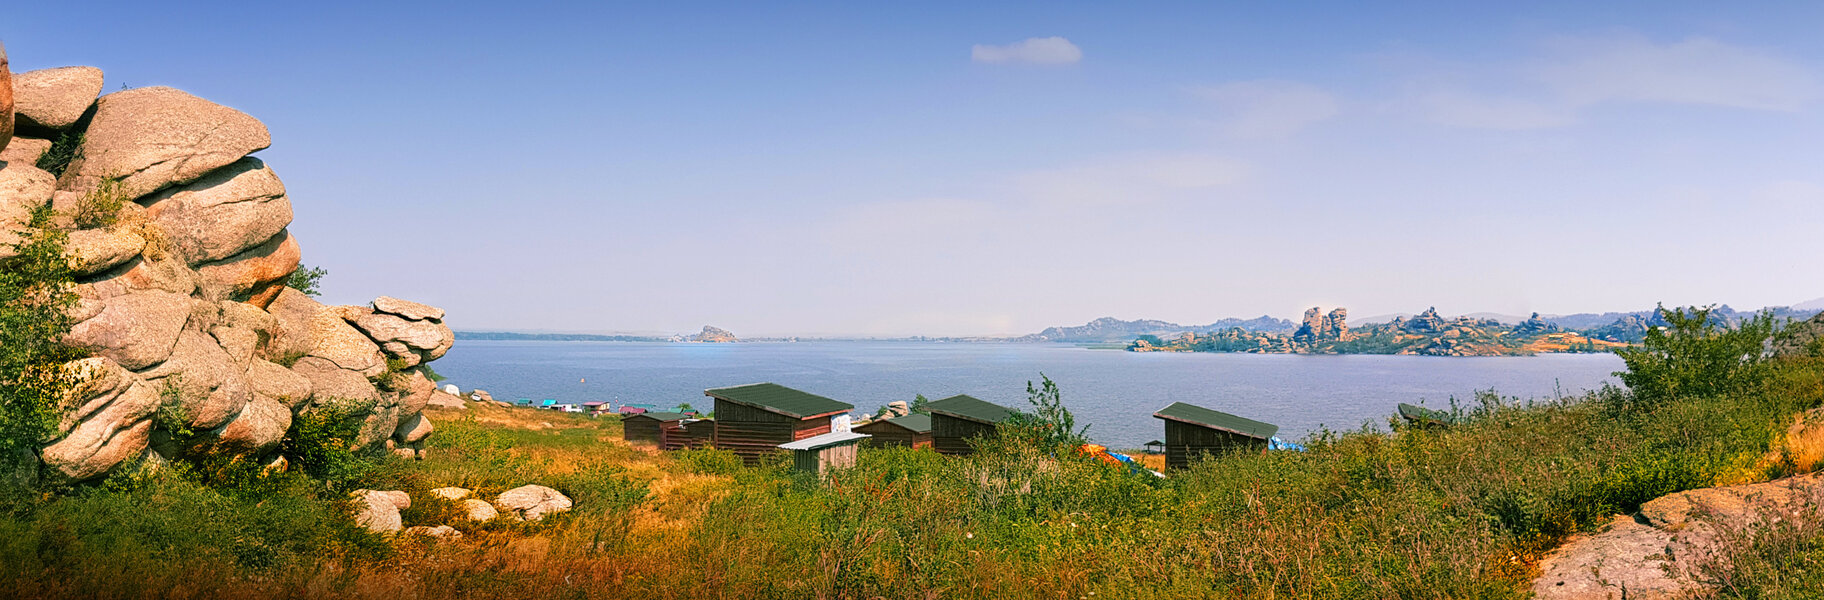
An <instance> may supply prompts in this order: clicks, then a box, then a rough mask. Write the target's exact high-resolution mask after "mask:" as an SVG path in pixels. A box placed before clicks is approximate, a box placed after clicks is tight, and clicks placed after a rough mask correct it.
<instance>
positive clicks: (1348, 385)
mask: <svg viewBox="0 0 1824 600" xmlns="http://www.w3.org/2000/svg"><path fill="white" fill-rule="evenodd" d="M1621 366H1622V365H1621V360H1620V359H1619V358H1617V357H1616V356H1614V355H1612V354H1551V355H1541V356H1526V357H1429V356H1368V355H1353V356H1308V355H1284V354H1216V353H1173V352H1145V353H1141V352H1124V351H1120V350H1091V349H1085V348H1079V347H1075V346H1069V345H1062V344H1012V343H1007V344H1000V343H966V344H965V343H935V342H933V343H916V342H801V343H740V344H669V343H639V342H534V341H486V340H461V341H458V342H457V343H456V346H455V348H453V349H451V350H450V353H449V355H447V356H445V357H444V358H443V359H441V360H439V361H437V363H436V364H435V367H436V369H437V371H438V372H439V373H441V374H443V375H444V376H446V377H449V382H450V383H454V384H456V385H458V386H460V387H462V388H463V389H465V390H466V389H470V388H481V389H485V390H488V391H489V392H490V393H492V394H493V395H494V397H495V398H496V399H499V400H513V399H517V398H531V399H534V400H542V399H546V398H551V399H555V400H558V401H559V402H585V401H589V400H608V401H612V402H615V403H616V404H620V403H624V402H640V403H649V404H656V405H659V406H662V407H668V408H669V407H672V406H675V405H677V404H679V403H690V404H692V405H694V406H695V407H697V408H699V409H705V410H707V409H708V408H710V406H711V405H712V403H711V402H709V399H708V398H706V397H704V396H703V390H704V389H706V388H712V387H723V386H730V385H740V384H744V383H755V382H760V381H771V382H774V383H778V384H781V385H785V386H789V387H794V388H798V389H801V390H805V391H808V392H811V393H815V394H819V395H823V396H828V397H831V398H835V399H837V400H841V401H844V402H848V403H850V404H854V405H855V406H856V407H857V410H858V411H867V412H872V411H873V410H874V409H876V408H877V407H879V406H881V405H884V404H886V403H887V402H891V401H893V400H907V401H910V400H911V399H912V397H913V394H924V395H925V396H926V397H928V398H931V399H933V400H936V399H938V398H943V397H946V396H950V395H953V394H969V395H971V396H975V397H977V398H981V399H983V400H987V401H989V402H994V403H997V404H1002V405H1005V406H1010V407H1024V406H1026V382H1027V381H1028V380H1037V379H1038V378H1039V373H1041V372H1042V373H1044V374H1046V375H1048V376H1050V377H1051V378H1052V379H1053V380H1054V381H1057V382H1058V386H1059V387H1060V388H1061V389H1062V390H1063V395H1064V403H1065V404H1066V405H1067V406H1069V407H1070V409H1071V411H1072V412H1073V413H1075V414H1076V416H1077V421H1078V423H1079V424H1088V425H1090V426H1091V427H1090V430H1089V432H1090V436H1091V437H1093V438H1095V439H1096V440H1097V441H1098V442H1100V443H1103V444H1107V445H1109V446H1111V447H1116V448H1136V447H1139V446H1140V445H1141V444H1143V443H1145V442H1146V441H1147V440H1152V439H1158V438H1160V437H1162V436H1163V435H1164V434H1163V426H1162V425H1161V424H1160V421H1159V420H1158V419H1154V418H1152V413H1153V411H1155V410H1158V409H1159V408H1160V407H1163V406H1165V405H1167V404H1170V403H1172V402H1188V403H1192V404H1197V405H1200V406H1205V407H1209V408H1213V409H1216V410H1221V411H1225V412H1230V413H1234V414H1237V415H1241V416H1244V417H1247V418H1250V419H1255V420H1259V421H1266V422H1268V423H1273V424H1276V425H1279V426H1280V437H1282V438H1286V439H1288V440H1294V439H1298V438H1300V437H1302V436H1304V435H1305V434H1306V433H1307V432H1310V431H1313V430H1315V429H1317V428H1318V427H1319V426H1329V427H1330V428H1331V429H1351V428H1355V427H1359V426H1361V424H1362V423H1364V422H1376V423H1380V422H1384V421H1385V419H1386V417H1387V416H1388V415H1390V414H1392V413H1393V410H1394V406H1395V405H1396V404H1398V403H1400V402H1412V403H1415V404H1417V403H1421V402H1422V403H1423V404H1424V405H1426V406H1446V405H1447V404H1448V401H1449V399H1450V398H1451V397H1456V398H1459V399H1463V400H1468V399H1469V398H1470V397H1471V396H1472V395H1474V393H1475V392H1476V391H1477V390H1488V389H1494V390H1496V391H1498V392H1499V393H1501V394H1502V395H1507V396H1519V397H1522V398H1551V397H1553V396H1555V395H1557V394H1560V393H1562V394H1566V395H1570V394H1575V393H1579V392H1581V391H1583V390H1586V389H1591V388H1595V387H1598V386H1600V385H1602V383H1604V382H1613V381H1614V380H1613V378H1612V377H1611V375H1610V373H1611V372H1613V371H1616V370H1619V369H1620V368H1621Z"/></svg>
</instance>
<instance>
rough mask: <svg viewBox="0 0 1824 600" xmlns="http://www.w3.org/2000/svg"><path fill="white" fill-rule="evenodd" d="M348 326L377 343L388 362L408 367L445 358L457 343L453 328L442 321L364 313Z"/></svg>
mask: <svg viewBox="0 0 1824 600" xmlns="http://www.w3.org/2000/svg"><path fill="white" fill-rule="evenodd" d="M349 323H351V324H353V325H354V326H355V327H356V328H357V329H360V330H361V332H362V333H365V334H367V337H368V338H369V339H371V340H373V341H375V342H378V343H379V344H380V349H381V350H383V351H384V352H385V353H386V355H387V356H388V357H389V358H392V359H394V360H398V361H402V362H403V364H405V365H406V366H417V365H418V364H419V363H423V362H426V361H431V360H436V359H437V358H440V357H442V356H443V354H444V353H445V352H448V351H449V349H450V346H451V345H452V344H454V343H455V340H456V336H455V334H454V333H452V332H451V331H450V328H449V327H448V326H446V325H444V324H443V323H442V322H440V321H414V320H410V319H405V318H401V317H398V316H394V315H390V314H386V313H381V312H363V313H360V314H358V315H356V316H355V318H354V319H350V320H349Z"/></svg>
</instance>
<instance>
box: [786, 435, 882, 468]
mask: <svg viewBox="0 0 1824 600" xmlns="http://www.w3.org/2000/svg"><path fill="white" fill-rule="evenodd" d="M865 439H868V434H865V433H855V432H852V431H832V432H829V433H826V434H823V435H814V436H811V437H808V438H804V439H802V440H798V441H796V442H791V443H787V444H780V445H779V449H780V450H789V451H791V453H792V468H794V469H796V470H799V471H803V472H806V473H816V474H818V475H822V474H824V473H827V472H829V471H831V470H834V469H847V468H849V467H853V466H855V459H856V456H857V451H858V450H857V449H858V442H860V441H862V440H865Z"/></svg>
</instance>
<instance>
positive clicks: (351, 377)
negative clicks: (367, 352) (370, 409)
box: [291, 356, 380, 403]
mask: <svg viewBox="0 0 1824 600" xmlns="http://www.w3.org/2000/svg"><path fill="white" fill-rule="evenodd" d="M291 371H292V372H293V373H297V374H299V375H302V376H304V379H306V380H308V381H310V388H311V390H310V397H311V400H312V402H313V403H323V402H328V401H331V400H365V401H379V400H380V391H379V390H377V389H375V388H374V383H373V382H371V381H368V379H367V377H366V376H363V375H362V374H360V373H357V372H355V371H350V370H347V369H344V368H342V367H338V366H336V363H334V362H331V361H330V360H329V359H326V358H322V357H318V356H306V357H304V358H301V359H298V364H295V365H292V367H291Z"/></svg>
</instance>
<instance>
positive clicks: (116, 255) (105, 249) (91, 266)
mask: <svg viewBox="0 0 1824 600" xmlns="http://www.w3.org/2000/svg"><path fill="white" fill-rule="evenodd" d="M64 248H66V249H67V250H68V251H69V253H70V255H71V256H72V257H74V260H72V261H71V264H70V269H71V271H72V272H73V273H75V275H76V276H77V277H84V276H88V275H94V274H96V273H100V272H102V271H106V270H108V269H112V268H114V267H117V266H120V265H121V264H123V263H125V262H127V261H129V260H133V258H134V257H136V256H139V251H141V250H144V249H145V248H146V238H143V237H140V236H139V234H136V233H133V232H132V231H129V230H126V229H123V228H115V227H111V228H108V229H84V230H81V231H72V232H70V238H69V241H68V242H65V244H64Z"/></svg>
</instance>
